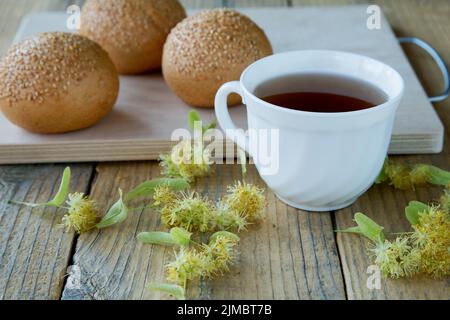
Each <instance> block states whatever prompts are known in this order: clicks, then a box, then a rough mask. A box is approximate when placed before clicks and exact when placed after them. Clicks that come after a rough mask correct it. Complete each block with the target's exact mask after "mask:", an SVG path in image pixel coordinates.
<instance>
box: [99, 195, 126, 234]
mask: <svg viewBox="0 0 450 320" xmlns="http://www.w3.org/2000/svg"><path fill="white" fill-rule="evenodd" d="M119 194H120V199H119V200H118V201H117V202H116V203H115V204H113V206H112V207H111V208H110V209H109V210H108V212H107V213H106V215H105V216H104V217H103V218H102V220H101V221H100V222H99V223H98V224H97V228H99V229H102V228H107V227H110V226H112V225H115V224H118V223H122V222H123V221H125V219H126V218H127V216H128V208H127V206H126V205H125V203H124V202H123V195H122V190H121V189H119Z"/></svg>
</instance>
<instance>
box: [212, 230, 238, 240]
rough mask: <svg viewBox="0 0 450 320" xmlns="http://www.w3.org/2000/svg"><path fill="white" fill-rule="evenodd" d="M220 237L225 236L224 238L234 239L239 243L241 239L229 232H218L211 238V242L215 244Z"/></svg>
mask: <svg viewBox="0 0 450 320" xmlns="http://www.w3.org/2000/svg"><path fill="white" fill-rule="evenodd" d="M219 236H224V237H228V238H232V239H234V240H236V241H239V240H240V238H239V236H237V235H236V234H234V233H231V232H228V231H217V232H216V233H214V234H213V235H212V236H211V237H210V238H209V242H214V241H216V240H217V237H219Z"/></svg>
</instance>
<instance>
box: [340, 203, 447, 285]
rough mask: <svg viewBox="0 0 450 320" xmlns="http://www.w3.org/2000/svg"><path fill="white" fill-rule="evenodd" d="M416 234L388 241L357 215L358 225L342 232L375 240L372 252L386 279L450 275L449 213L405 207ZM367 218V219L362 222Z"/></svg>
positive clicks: (420, 205)
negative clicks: (419, 275) (420, 275)
mask: <svg viewBox="0 0 450 320" xmlns="http://www.w3.org/2000/svg"><path fill="white" fill-rule="evenodd" d="M405 211H406V213H407V217H408V219H409V220H410V222H411V225H412V229H413V232H407V233H403V234H401V235H400V236H398V237H396V238H395V239H393V240H392V241H390V240H386V239H385V236H384V234H383V231H382V230H383V228H382V227H381V226H379V225H378V224H376V223H375V222H374V221H372V220H370V219H369V218H368V217H366V216H364V215H363V214H362V213H357V214H355V221H356V222H357V224H358V226H357V227H353V228H350V229H347V230H342V232H352V233H358V234H361V235H364V236H366V237H367V238H369V239H370V240H372V245H371V247H370V249H369V250H370V253H371V254H372V255H373V256H374V258H375V263H376V264H377V265H378V266H379V267H380V270H381V271H382V272H383V274H385V275H386V276H388V277H390V278H393V279H398V278H402V277H411V276H414V275H418V274H422V275H426V276H430V277H433V278H444V277H448V276H450V232H449V230H450V211H449V210H448V209H445V208H443V207H442V206H427V205H426V204H423V203H419V202H417V201H413V202H411V203H410V205H409V206H408V207H407V208H406V210H405ZM362 218H364V219H362Z"/></svg>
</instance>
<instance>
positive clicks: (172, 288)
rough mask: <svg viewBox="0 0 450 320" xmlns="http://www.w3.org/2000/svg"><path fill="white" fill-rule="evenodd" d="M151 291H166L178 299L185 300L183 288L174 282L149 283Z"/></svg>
mask: <svg viewBox="0 0 450 320" xmlns="http://www.w3.org/2000/svg"><path fill="white" fill-rule="evenodd" d="M149 289H150V290H151V291H161V292H164V293H168V294H170V295H172V296H173V297H175V298H176V299H178V300H185V299H186V297H185V293H184V288H183V287H180V286H179V285H176V284H168V283H151V284H150V286H149Z"/></svg>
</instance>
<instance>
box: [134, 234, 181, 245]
mask: <svg viewBox="0 0 450 320" xmlns="http://www.w3.org/2000/svg"><path fill="white" fill-rule="evenodd" d="M137 238H138V240H139V241H142V242H144V243H147V244H158V245H163V246H173V245H175V244H177V243H176V242H175V241H174V239H173V237H172V235H171V234H170V233H167V232H141V233H139V234H138V235H137Z"/></svg>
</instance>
